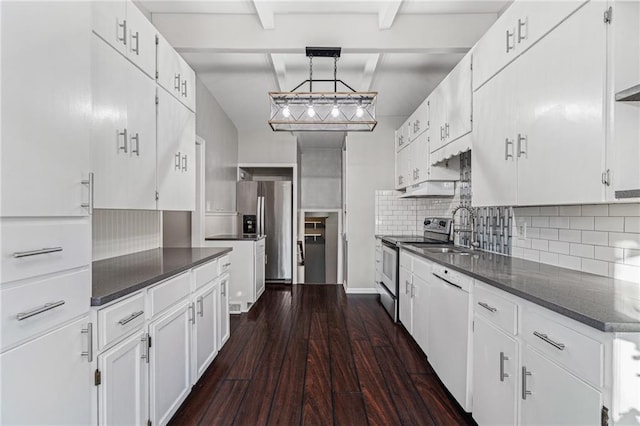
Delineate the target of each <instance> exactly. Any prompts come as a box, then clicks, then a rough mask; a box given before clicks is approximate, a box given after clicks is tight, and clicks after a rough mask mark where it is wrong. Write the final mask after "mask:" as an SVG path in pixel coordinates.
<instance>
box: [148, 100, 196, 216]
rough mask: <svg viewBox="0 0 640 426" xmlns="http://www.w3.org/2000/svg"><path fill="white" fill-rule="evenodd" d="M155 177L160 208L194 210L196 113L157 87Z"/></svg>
mask: <svg viewBox="0 0 640 426" xmlns="http://www.w3.org/2000/svg"><path fill="white" fill-rule="evenodd" d="M157 149H158V153H157V156H158V162H157V167H158V171H157V179H158V192H159V199H158V209H159V210H194V209H195V202H196V190H195V186H196V179H195V151H196V140H195V114H194V113H193V112H191V111H189V110H188V109H187V108H186V107H184V106H183V105H182V104H181V103H180V102H178V101H177V100H176V99H175V98H174V97H172V96H171V95H170V94H169V93H167V92H166V91H164V90H158V131H157Z"/></svg>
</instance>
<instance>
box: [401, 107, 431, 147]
mask: <svg viewBox="0 0 640 426" xmlns="http://www.w3.org/2000/svg"><path fill="white" fill-rule="evenodd" d="M430 116H431V104H430V101H429V99H425V100H424V102H422V104H421V105H420V106H419V107H418V109H416V110H415V111H414V113H413V114H411V117H409V120H408V123H407V125H406V126H405V128H406V129H407V132H408V133H409V140H411V141H413V140H414V139H416V138H417V137H418V136H420V135H421V134H422V133H423V132H425V131H426V130H429V126H430V124H431V122H430Z"/></svg>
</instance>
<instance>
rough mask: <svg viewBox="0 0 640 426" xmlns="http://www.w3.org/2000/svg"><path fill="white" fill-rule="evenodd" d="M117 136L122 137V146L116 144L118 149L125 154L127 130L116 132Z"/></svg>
mask: <svg viewBox="0 0 640 426" xmlns="http://www.w3.org/2000/svg"><path fill="white" fill-rule="evenodd" d="M118 136H122V146H120V145H119V144H118V148H119V149H121V150H123V151H124V152H125V153H126V152H127V129H124V130H123V131H122V132H118Z"/></svg>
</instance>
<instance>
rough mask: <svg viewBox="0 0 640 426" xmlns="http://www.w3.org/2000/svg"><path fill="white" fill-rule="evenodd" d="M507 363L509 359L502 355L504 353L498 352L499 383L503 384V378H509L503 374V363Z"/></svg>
mask: <svg viewBox="0 0 640 426" xmlns="http://www.w3.org/2000/svg"><path fill="white" fill-rule="evenodd" d="M505 361H509V357H508V356H506V355H505V354H504V352H500V381H501V382H504V379H505V377H509V374H508V373H505V372H504V362H505Z"/></svg>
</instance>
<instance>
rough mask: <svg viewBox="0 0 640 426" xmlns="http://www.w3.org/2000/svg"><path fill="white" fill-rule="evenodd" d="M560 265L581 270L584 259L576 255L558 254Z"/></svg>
mask: <svg viewBox="0 0 640 426" xmlns="http://www.w3.org/2000/svg"><path fill="white" fill-rule="evenodd" d="M558 266H560V267H562V268H569V269H574V270H577V271H579V270H580V268H581V267H582V259H581V258H579V257H575V256H566V255H564V254H560V255H558Z"/></svg>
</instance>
